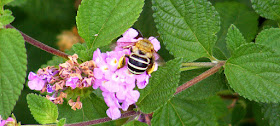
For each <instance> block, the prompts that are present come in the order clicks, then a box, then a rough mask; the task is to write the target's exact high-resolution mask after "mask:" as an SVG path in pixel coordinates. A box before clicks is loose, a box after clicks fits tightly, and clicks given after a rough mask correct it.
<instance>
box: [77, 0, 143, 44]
mask: <svg viewBox="0 0 280 126" xmlns="http://www.w3.org/2000/svg"><path fill="white" fill-rule="evenodd" d="M143 6H144V0H111V1H104V0H83V1H82V3H81V5H80V6H79V9H78V13H77V18H76V19H77V26H78V31H79V34H80V36H81V37H82V38H83V39H84V40H85V41H86V42H87V47H88V49H92V48H98V47H101V46H105V45H108V44H109V43H111V41H112V40H113V39H115V38H116V37H118V36H120V35H121V34H123V33H124V32H125V31H126V30H127V29H128V28H129V27H131V26H132V25H133V23H134V22H135V21H136V20H137V18H138V17H139V15H140V12H141V11H142V7H143Z"/></svg>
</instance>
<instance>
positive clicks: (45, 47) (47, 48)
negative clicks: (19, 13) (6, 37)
mask: <svg viewBox="0 0 280 126" xmlns="http://www.w3.org/2000/svg"><path fill="white" fill-rule="evenodd" d="M6 28H13V29H16V28H15V27H14V26H12V25H10V24H9V25H6ZM16 30H18V29H16ZM18 31H19V32H20V33H21V35H22V36H23V38H24V40H25V41H26V42H28V43H29V44H31V45H33V46H36V47H37V48H39V49H42V50H44V51H46V52H49V53H51V54H54V55H57V56H60V57H63V58H65V59H68V55H67V54H66V53H64V52H61V51H59V50H57V49H55V48H52V47H50V46H48V45H45V44H44V43H42V42H39V41H38V40H36V39H34V38H32V37H30V36H28V35H26V34H24V33H23V32H21V31H20V30H18Z"/></svg>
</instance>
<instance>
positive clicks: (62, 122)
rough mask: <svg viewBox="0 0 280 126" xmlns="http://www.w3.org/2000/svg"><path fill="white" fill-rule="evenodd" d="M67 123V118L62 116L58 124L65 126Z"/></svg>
mask: <svg viewBox="0 0 280 126" xmlns="http://www.w3.org/2000/svg"><path fill="white" fill-rule="evenodd" d="M65 123H66V119H65V118H62V119H60V120H59V121H58V123H57V126H64V124H65Z"/></svg>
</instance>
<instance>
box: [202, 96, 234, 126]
mask: <svg viewBox="0 0 280 126" xmlns="http://www.w3.org/2000/svg"><path fill="white" fill-rule="evenodd" d="M206 100H208V103H209V105H210V106H211V107H212V110H213V111H214V114H215V117H216V118H217V121H218V123H219V125H221V126H224V125H228V124H230V122H231V120H230V118H229V117H230V116H229V115H230V114H231V113H230V112H229V109H228V108H227V104H226V103H225V101H224V100H223V99H222V98H221V97H220V96H218V95H216V96H213V97H210V98H208V99H206Z"/></svg>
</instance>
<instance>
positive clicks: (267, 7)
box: [251, 0, 280, 20]
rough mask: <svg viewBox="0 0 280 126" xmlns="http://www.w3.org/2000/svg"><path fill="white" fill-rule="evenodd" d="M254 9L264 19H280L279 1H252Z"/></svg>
mask: <svg viewBox="0 0 280 126" xmlns="http://www.w3.org/2000/svg"><path fill="white" fill-rule="evenodd" d="M251 2H252V5H253V8H254V9H255V10H256V12H257V13H258V14H260V15H261V16H262V17H265V18H267V19H271V20H279V19H280V1H279V0H251Z"/></svg>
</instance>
